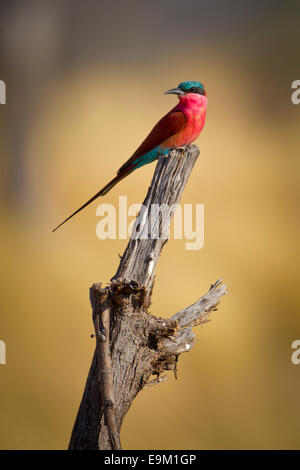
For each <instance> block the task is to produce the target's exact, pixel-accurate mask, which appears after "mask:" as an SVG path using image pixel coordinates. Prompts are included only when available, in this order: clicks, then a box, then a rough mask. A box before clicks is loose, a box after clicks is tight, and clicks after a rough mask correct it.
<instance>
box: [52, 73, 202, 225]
mask: <svg viewBox="0 0 300 470" xmlns="http://www.w3.org/2000/svg"><path fill="white" fill-rule="evenodd" d="M164 94H165V95H170V94H172V95H177V97H178V99H179V102H178V104H177V105H176V106H175V107H174V108H172V109H171V111H169V112H168V113H167V114H166V115H165V116H163V117H162V118H161V119H160V120H159V121H158V123H157V124H156V125H155V126H154V127H153V129H152V131H151V132H150V134H149V135H148V136H147V137H146V138H145V139H144V140H143V142H142V143H141V145H140V146H139V147H138V148H137V150H136V151H135V152H134V153H133V155H132V156H131V157H130V158H129V159H128V160H127V161H126V162H125V163H124V164H123V165H122V166H121V168H120V169H119V170H118V172H117V176H115V178H113V179H112V180H111V181H110V182H109V183H108V184H106V185H105V186H104V188H102V189H101V190H100V191H98V192H97V193H96V194H95V195H94V196H93V197H91V198H90V199H89V200H88V201H87V202H86V203H85V204H83V205H82V206H81V207H79V209H77V210H76V211H75V212H73V213H72V214H71V215H70V216H69V217H67V218H66V219H65V220H63V221H62V222H61V223H60V224H59V225H57V227H55V228H54V229H53V230H52V232H55V230H57V229H58V228H59V227H61V226H62V225H63V224H64V223H66V222H67V221H68V220H70V219H71V218H72V217H74V215H76V214H78V212H80V211H82V210H83V209H84V208H85V207H87V206H88V205H89V204H91V203H92V202H93V201H95V200H96V199H97V198H98V197H100V196H104V195H105V194H107V193H108V191H110V190H111V189H112V188H113V187H114V186H115V185H116V184H117V183H119V181H121V180H122V179H123V178H125V177H126V176H128V175H129V174H130V173H132V172H133V171H135V170H136V169H138V168H140V167H142V166H144V165H146V164H148V163H152V162H153V161H155V160H157V159H158V158H159V157H160V156H162V155H165V156H166V155H167V154H168V153H169V151H170V150H172V149H174V148H182V147H184V146H186V145H188V144H190V143H192V142H193V141H194V140H195V139H197V137H198V136H199V135H200V133H201V131H202V129H203V126H204V123H205V116H206V106H207V94H206V90H205V88H204V85H203V84H202V83H200V82H197V81H192V80H188V81H185V82H181V83H180V84H179V85H178V86H177V87H176V88H172V89H170V90H168V91H166V92H165V93H164Z"/></svg>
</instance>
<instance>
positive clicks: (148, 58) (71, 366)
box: [0, 0, 300, 449]
mask: <svg viewBox="0 0 300 470" xmlns="http://www.w3.org/2000/svg"><path fill="white" fill-rule="evenodd" d="M26 3H27V7H26V8H25V6H24V4H25V2H24V4H23V7H21V6H20V5H19V3H18V2H11V4H10V6H7V5H6V7H3V6H1V7H0V8H1V10H3V11H0V13H2V14H1V23H2V25H3V28H2V33H1V37H0V40H1V44H2V50H3V51H4V53H3V54H2V57H1V59H0V79H2V80H5V82H6V85H7V104H6V105H0V153H1V167H0V168H1V176H0V182H1V205H0V216H1V221H2V223H1V247H2V250H1V289H0V291H1V317H0V318H1V320H0V339H1V340H4V341H5V343H6V346H7V364H6V365H0V422H1V427H0V448H1V449H65V448H66V447H67V445H68V441H69V437H70V433H71V430H72V426H73V423H74V420H75V417H76V413H77V410H78V406H79V403H80V400H81V397H82V393H83V388H84V384H85V381H86V377H87V374H88V369H89V365H90V362H91V358H92V353H93V349H94V340H93V339H91V337H90V335H91V333H92V332H93V325H92V320H91V309H90V305H89V298H88V289H89V287H90V286H91V284H92V283H93V282H97V281H101V282H103V283H104V284H105V283H107V282H109V280H110V279H111V277H112V276H113V275H114V273H115V271H116V269H117V266H118V262H119V257H118V254H119V253H122V252H123V250H124V249H125V247H126V243H127V242H126V241H124V240H121V241H119V240H105V241H101V240H99V239H97V237H96V224H97V222H98V220H99V219H98V218H97V217H96V207H97V205H98V204H97V203H94V204H93V205H92V206H90V207H89V208H88V209H86V210H85V211H84V212H82V213H81V214H80V215H79V216H77V217H76V218H74V219H73V220H72V221H71V222H69V223H68V224H66V225H65V226H64V227H63V228H61V229H60V230H59V231H58V232H55V233H51V229H52V228H53V227H54V226H55V225H56V224H57V223H58V222H60V221H61V220H62V219H63V218H64V217H65V216H67V215H69V213H70V212H72V211H73V210H74V209H76V208H77V207H78V206H79V205H80V204H81V203H83V202H85V200H86V199H87V198H89V197H90V196H91V195H93V194H94V193H95V192H96V191H97V190H98V189H100V187H102V186H103V185H104V184H105V183H106V182H107V181H108V180H109V179H111V178H112V176H113V175H114V174H115V172H116V170H117V169H118V168H119V167H120V166H121V164H122V163H123V162H124V161H125V160H126V159H127V158H128V157H129V156H130V155H131V153H132V152H133V151H134V150H135V149H136V147H137V146H138V145H139V144H140V142H141V140H142V139H143V138H144V137H145V136H146V135H147V133H148V132H149V130H150V129H151V128H152V126H153V125H154V123H155V122H156V121H157V120H158V119H159V118H160V117H161V116H162V115H163V114H165V113H166V112H167V111H168V110H169V109H171V107H173V106H174V105H175V103H176V101H175V97H174V96H173V97H172V96H168V97H167V96H162V92H164V91H165V90H167V89H169V88H172V87H175V86H177V85H178V83H179V82H181V81H183V80H190V79H191V80H200V81H203V83H204V84H205V86H206V89H207V94H208V111H207V120H206V125H205V128H204V131H203V133H202V135H201V136H200V138H199V139H198V140H197V142H196V143H197V145H199V147H200V152H201V153H200V157H199V159H198V161H197V164H196V166H195V168H194V170H193V173H192V176H191V178H190V180H189V182H188V185H187V188H186V190H185V192H184V195H183V197H182V200H181V203H192V204H196V203H204V204H205V243H204V248H203V249H202V250H200V251H186V250H185V240H182V241H179V240H170V241H169V242H168V244H167V246H166V247H165V249H164V251H163V254H162V256H161V259H160V262H159V264H158V270H157V277H156V283H155V288H154V294H153V304H152V308H151V311H152V313H153V314H155V315H158V316H171V315H173V314H174V313H175V312H177V311H178V310H180V309H182V308H183V307H185V306H187V305H190V304H191V303H193V302H194V301H195V300H196V299H197V298H199V297H200V296H201V295H202V294H203V293H205V292H206V291H207V289H208V287H209V285H210V283H212V282H214V281H216V280H217V279H218V278H219V277H220V276H222V277H223V280H224V282H225V283H226V285H227V286H228V291H229V292H228V295H227V296H225V297H224V298H223V299H222V301H221V303H220V306H219V310H218V311H217V312H213V314H212V316H211V320H212V321H211V322H210V323H209V324H207V325H205V326H203V327H202V328H198V329H196V330H195V332H196V334H197V337H198V339H199V343H198V344H197V345H196V346H195V347H194V348H193V350H192V351H191V352H190V353H189V354H184V355H182V356H181V357H180V361H179V365H178V380H177V381H175V380H174V377H173V375H172V374H169V379H168V381H167V382H165V383H163V384H161V385H159V386H157V387H151V388H149V389H146V390H144V391H142V392H141V393H140V394H139V395H138V396H137V398H136V400H135V401H134V403H133V406H132V407H131V409H130V411H129V413H128V415H127V417H126V419H125V422H124V424H123V428H122V434H121V438H122V444H123V447H124V448H125V449H234V448H236V449H251V448H257V449H263V448H270V449H279V448H286V449H290V448H299V435H300V407H299V391H300V365H299V366H296V365H293V364H292V362H291V354H292V352H293V350H292V349H291V343H292V341H293V340H295V339H300V316H299V248H298V240H299V169H300V168H299V125H300V105H298V106H295V105H293V104H292V103H291V82H292V81H293V80H295V79H300V67H299V61H298V58H299V22H300V21H299V7H298V10H297V11H295V10H293V9H292V8H290V9H289V10H285V8H287V7H285V6H284V4H283V3H282V2H281V3H280V4H279V2H272V3H271V2H253V4H252V5H251V6H250V5H249V6H248V7H245V10H243V9H241V8H237V9H234V8H235V5H237V4H238V2H233V1H232V2H231V1H230V2H227V4H228V5H229V4H230V8H231V9H230V11H229V12H228V11H227V9H225V7H224V6H223V7H221V3H222V2H219V5H220V9H219V11H218V12H217V13H216V12H215V10H213V6H214V5H215V4H216V2H212V4H211V6H209V5H208V2H194V1H191V0H189V1H187V2H184V6H183V5H182V4H180V2H177V1H175V2H174V1H173V2H169V1H166V2H162V3H161V4H160V6H158V5H157V6H152V10H151V12H150V10H149V11H148V8H150V7H149V6H146V4H145V5H144V3H143V2H142V5H139V4H138V3H137V2H129V3H128V5H127V9H125V7H124V5H123V3H122V2H120V7H121V3H122V5H123V8H124V11H123V9H122V8H120V9H116V10H114V9H113V7H109V6H103V5H102V10H101V12H100V10H99V9H100V6H99V5H100V2H86V3H85V6H84V2H80V1H77V2H74V3H73V6H72V4H71V3H70V2H68V1H62V2H57V3H59V4H60V6H58V5H56V6H53V3H56V2H41V3H40V6H37V4H36V3H35V2H31V1H30V2H26ZM51 3H52V6H51ZM117 3H118V2H117ZM224 3H226V2H224ZM268 3H269V7H268ZM42 5H43V6H42ZM172 5H173V7H172ZM62 7H64V8H62ZM171 7H172V9H171V10H170V8H171ZM295 8H297V7H296V3H295ZM183 9H184V11H182V10H183ZM271 10H272V15H271V14H270V11H271ZM170 11H171V12H172V14H171V16H170V14H169V12H170ZM174 11H175V13H174ZM297 12H298V16H297V14H296V13H297ZM100 13H101V14H100ZM150 14H151V15H152V16H150V19H149V15H150ZM122 15H123V17H122ZM155 18H158V19H159V21H157V23H155V21H154V19H155ZM297 18H298V20H297ZM149 22H150V25H149ZM124 23H126V24H124ZM181 24H182V28H180V27H179V26H180V25H181ZM78 25H80V28H78ZM109 26H110V27H109ZM174 29H175V32H174ZM297 44H298V45H297ZM154 168H155V166H154V165H153V164H152V165H148V166H147V167H144V168H142V169H140V170H139V171H137V172H135V173H134V174H132V175H130V176H129V177H128V178H127V179H125V180H124V181H122V182H121V183H120V184H119V185H118V186H117V187H116V188H115V189H114V190H113V191H112V192H111V193H109V194H108V195H107V196H106V197H105V199H102V200H100V201H99V203H100V202H101V203H102V202H107V203H112V204H115V205H117V204H118V196H119V195H127V196H128V204H129V205H130V204H132V203H135V202H142V201H143V198H144V196H145V194H146V191H147V188H148V185H149V183H150V181H151V177H152V174H153V171H154Z"/></svg>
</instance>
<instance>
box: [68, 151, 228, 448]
mask: <svg viewBox="0 0 300 470" xmlns="http://www.w3.org/2000/svg"><path fill="white" fill-rule="evenodd" d="M198 155H199V150H198V148H197V147H196V146H187V147H186V148H185V149H184V150H183V151H182V150H180V149H177V150H173V151H171V152H170V153H169V155H168V156H167V157H161V158H160V159H159V161H158V164H157V166H156V170H155V173H154V176H153V179H152V182H151V185H150V188H149V190H148V193H147V196H146V199H145V201H144V205H143V207H142V209H141V212H140V214H139V216H138V218H137V220H136V222H135V226H134V230H133V234H132V236H131V238H130V241H129V243H128V246H127V248H126V250H125V252H124V255H123V256H122V258H121V261H120V265H119V268H118V270H117V273H116V274H115V276H114V277H113V279H112V280H111V284H110V285H109V286H108V287H106V288H104V289H102V288H101V286H100V285H99V284H97V285H93V287H92V288H91V290H90V297H91V303H92V307H93V321H94V327H95V334H96V351H95V353H94V357H93V361H92V365H91V368H90V371H89V375H88V378H87V383H86V386H85V390H84V394H83V398H82V401H81V404H80V407H79V411H78V414H77V418H76V421H75V424H74V428H73V432H72V436H71V440H70V445H69V449H77V450H81V449H118V448H121V446H120V440H119V433H120V429H121V425H122V421H123V419H124V416H125V415H126V413H127V411H128V409H129V407H130V405H131V403H132V402H133V400H134V398H135V397H136V395H137V393H138V392H139V391H140V390H142V389H143V388H144V387H148V386H151V385H156V384H159V383H161V382H162V381H164V380H165V379H166V377H167V376H166V375H162V373H163V372H164V371H168V370H173V371H174V373H175V376H176V371H177V362H178V357H179V355H180V354H181V353H182V352H186V351H188V350H190V349H191V348H192V346H193V345H194V344H195V340H194V336H195V335H194V333H193V332H192V327H194V326H196V325H201V324H203V323H206V322H207V321H208V316H209V314H210V312H212V311H213V310H215V309H216V306H217V305H218V302H219V301H220V298H221V297H222V296H223V295H224V294H225V293H226V287H225V286H223V285H221V281H218V282H217V283H215V284H214V285H212V286H211V288H210V290H209V292H208V293H207V294H205V295H204V296H203V297H201V298H200V299H199V300H198V301H197V302H195V303H194V304H193V305H191V306H190V307H187V308H185V309H183V310H182V311H180V312H178V313H176V314H175V315H174V316H173V317H171V318H167V319H163V318H156V317H154V316H152V315H151V314H150V313H149V311H148V308H149V305H150V301H151V293H152V289H153V284H154V279H155V271H156V265H157V262H158V259H159V256H160V254H161V251H162V248H163V246H164V245H165V243H166V242H167V239H168V238H167V236H166V234H167V233H168V231H169V228H170V223H171V218H172V216H173V213H174V211H175V209H176V204H177V203H178V202H179V200H180V197H181V195H182V192H183V190H184V188H185V185H186V183H187V181H188V178H189V175H190V173H191V171H192V168H193V166H194V164H195V162H196V160H197V157H198ZM153 205H158V206H159V207H162V206H166V208H167V212H166V213H161V212H160V213H159V214H158V215H157V217H155V218H153V217H151V209H152V207H153ZM153 234H155V236H153ZM153 376H154V377H155V376H156V378H154V379H153V378H152V379H151V377H153Z"/></svg>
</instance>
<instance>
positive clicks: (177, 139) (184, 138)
mask: <svg viewBox="0 0 300 470" xmlns="http://www.w3.org/2000/svg"><path fill="white" fill-rule="evenodd" d="M206 105H207V98H206V96H204V95H198V94H196V93H188V94H186V95H182V96H180V98H179V103H178V104H177V106H175V108H173V109H172V111H170V113H172V112H181V113H182V114H183V115H184V117H185V125H184V126H183V127H182V128H181V129H180V130H179V132H177V133H176V134H174V135H173V136H171V137H170V138H169V139H167V140H166V141H165V142H163V147H164V148H165V147H181V146H183V145H188V144H190V143H191V142H193V141H194V140H195V139H197V137H198V136H199V134H200V132H201V131H202V129H203V126H204V123H205V116H206Z"/></svg>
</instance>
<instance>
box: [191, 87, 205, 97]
mask: <svg viewBox="0 0 300 470" xmlns="http://www.w3.org/2000/svg"><path fill="white" fill-rule="evenodd" d="M188 93H198V94H199V95H204V94H205V92H204V90H203V88H200V87H194V86H193V87H191V88H189V90H188Z"/></svg>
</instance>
